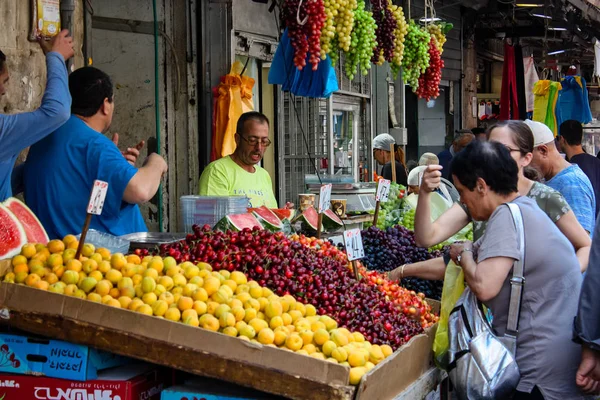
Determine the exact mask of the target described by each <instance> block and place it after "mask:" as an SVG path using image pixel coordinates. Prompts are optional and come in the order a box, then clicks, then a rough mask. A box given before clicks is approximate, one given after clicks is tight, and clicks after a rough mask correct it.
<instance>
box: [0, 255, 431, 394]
mask: <svg viewBox="0 0 600 400" xmlns="http://www.w3.org/2000/svg"><path fill="white" fill-rule="evenodd" d="M4 271H6V265H5V268H4ZM0 275H3V274H2V273H1V269H0ZM0 316H1V317H2V318H0V322H1V323H3V324H8V325H10V326H11V327H14V328H17V329H21V330H24V331H27V332H31V333H35V334H39V335H44V336H48V337H51V338H55V339H61V340H66V341H69V342H73V343H78V344H84V345H89V346H92V347H95V348H98V349H101V350H106V351H110V352H112V353H116V354H120V355H124V356H128V357H132V358H137V359H140V360H144V361H148V362H152V363H155V364H159V365H164V366H168V367H173V368H176V369H179V370H182V371H187V372H191V373H194V374H198V375H202V376H208V377H213V378H218V379H221V380H225V381H228V382H232V383H236V384H240V385H243V386H246V387H251V388H255V389H258V390H261V391H265V392H269V393H273V394H278V395H282V396H285V397H289V398H292V399H305V398H311V399H323V400H325V399H348V400H350V399H361V400H362V399H391V398H394V397H395V396H396V395H397V394H398V393H401V392H402V391H403V390H404V389H406V388H407V387H408V386H409V385H410V384H411V383H413V382H415V381H416V380H417V379H418V378H419V377H421V376H422V375H423V374H424V373H425V372H426V371H428V370H429V369H430V368H431V345H432V341H433V337H434V333H435V327H433V328H430V329H428V330H426V331H425V333H424V334H420V335H417V336H415V337H413V338H412V339H411V340H410V341H409V342H408V343H407V344H405V345H404V346H402V347H401V348H400V349H398V350H397V351H396V352H395V353H394V354H393V355H392V356H390V357H388V358H387V359H385V360H384V361H382V362H381V363H380V364H378V365H377V366H376V368H374V369H373V370H371V371H370V372H368V373H367V375H365V376H364V377H363V379H362V381H361V384H360V385H359V386H358V387H355V386H351V385H349V384H348V382H349V376H348V374H349V369H348V368H346V367H344V366H341V365H337V364H332V363H330V362H327V361H323V360H318V359H314V358H311V357H306V356H303V355H299V354H294V353H293V352H287V351H283V350H280V349H277V348H273V347H270V346H263V345H260V344H257V343H252V342H247V341H243V340H239V339H238V338H234V337H229V336H227V335H223V334H220V333H216V332H210V331H207V330H203V329H198V328H195V327H192V326H188V325H184V324H180V323H175V322H171V321H168V320H164V319H157V318H155V317H151V316H148V315H143V314H140V313H136V312H132V311H129V310H124V309H118V308H113V307H110V306H107V305H104V304H99V303H94V302H90V301H87V300H82V299H78V298H74V297H67V296H63V295H59V294H55V293H49V292H46V291H42V290H37V289H33V288H30V287H27V286H23V285H15V284H10V283H1V284H0Z"/></svg>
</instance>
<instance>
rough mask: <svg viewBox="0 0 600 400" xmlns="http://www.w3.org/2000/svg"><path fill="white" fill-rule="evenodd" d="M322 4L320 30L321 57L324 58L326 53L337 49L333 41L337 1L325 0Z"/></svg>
mask: <svg viewBox="0 0 600 400" xmlns="http://www.w3.org/2000/svg"><path fill="white" fill-rule="evenodd" d="M323 6H324V8H325V10H324V11H325V24H324V25H323V31H322V32H321V59H322V60H325V59H326V58H327V54H329V53H330V52H337V51H338V50H339V49H338V48H337V45H336V43H334V38H335V15H337V10H338V7H339V3H338V2H337V1H335V0H325V1H324V2H323ZM334 13H335V15H334Z"/></svg>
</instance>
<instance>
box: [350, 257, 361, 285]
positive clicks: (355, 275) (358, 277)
mask: <svg viewBox="0 0 600 400" xmlns="http://www.w3.org/2000/svg"><path fill="white" fill-rule="evenodd" d="M352 271H354V277H355V278H356V280H357V281H359V280H360V274H359V273H358V264H357V262H356V260H352Z"/></svg>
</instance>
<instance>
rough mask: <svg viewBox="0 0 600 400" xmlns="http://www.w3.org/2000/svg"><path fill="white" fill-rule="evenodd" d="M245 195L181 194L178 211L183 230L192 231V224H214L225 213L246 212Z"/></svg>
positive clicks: (246, 200) (246, 201) (246, 202)
mask: <svg viewBox="0 0 600 400" xmlns="http://www.w3.org/2000/svg"><path fill="white" fill-rule="evenodd" d="M248 204H249V203H248V198H247V197H245V196H181V197H180V198H179V213H180V220H181V226H182V227H183V230H184V232H186V233H190V232H192V226H194V225H200V226H203V225H206V224H208V225H210V226H214V225H215V224H216V223H217V222H219V221H220V220H221V218H223V217H224V216H226V215H229V214H244V213H247V212H248Z"/></svg>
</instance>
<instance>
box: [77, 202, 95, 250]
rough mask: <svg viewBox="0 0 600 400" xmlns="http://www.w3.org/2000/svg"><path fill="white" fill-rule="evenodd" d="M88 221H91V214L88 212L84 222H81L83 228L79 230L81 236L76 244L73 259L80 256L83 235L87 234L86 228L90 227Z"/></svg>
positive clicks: (83, 242) (83, 240)
mask: <svg viewBox="0 0 600 400" xmlns="http://www.w3.org/2000/svg"><path fill="white" fill-rule="evenodd" d="M90 222H92V214H90V213H88V214H87V216H86V217H85V223H84V224H83V230H82V231H81V237H80V238H79V245H78V246H77V253H75V259H76V260H79V257H80V256H81V250H83V245H84V244H85V237H86V236H87V233H88V230H89V229H90Z"/></svg>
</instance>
